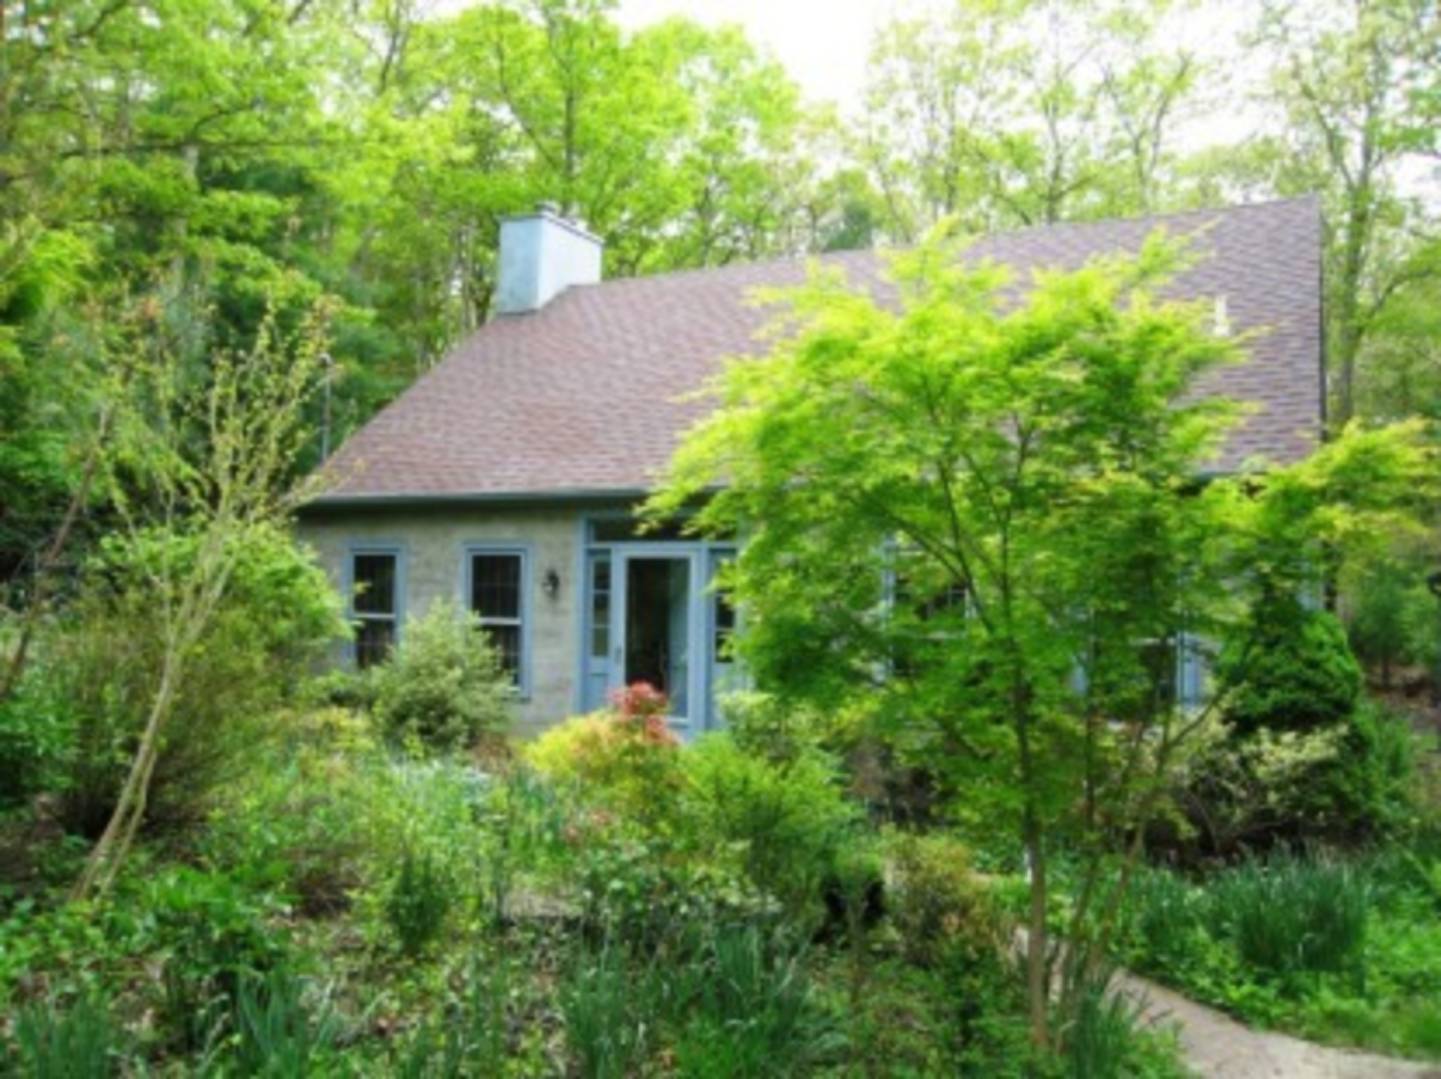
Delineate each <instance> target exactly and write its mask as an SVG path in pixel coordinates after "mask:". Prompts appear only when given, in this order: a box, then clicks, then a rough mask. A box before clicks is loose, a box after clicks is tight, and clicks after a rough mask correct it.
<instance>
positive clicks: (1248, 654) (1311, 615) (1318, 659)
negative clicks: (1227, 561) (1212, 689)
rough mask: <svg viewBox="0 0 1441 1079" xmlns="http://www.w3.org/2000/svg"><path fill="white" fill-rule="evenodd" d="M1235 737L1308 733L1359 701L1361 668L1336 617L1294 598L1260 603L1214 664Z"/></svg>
mask: <svg viewBox="0 0 1441 1079" xmlns="http://www.w3.org/2000/svg"><path fill="white" fill-rule="evenodd" d="M1216 674H1217V678H1218V680H1219V681H1220V684H1221V685H1222V687H1223V688H1224V691H1225V692H1226V694H1227V696H1226V718H1227V719H1228V721H1229V722H1230V723H1231V725H1232V726H1233V727H1234V728H1235V730H1236V731H1237V733H1239V734H1242V735H1246V734H1250V733H1252V732H1254V731H1256V730H1258V729H1260V728H1265V729H1268V730H1271V731H1298V732H1308V731H1315V730H1320V729H1324V728H1327V727H1330V726H1333V725H1335V724H1338V723H1340V722H1341V721H1342V720H1344V719H1346V718H1347V717H1348V716H1350V715H1351V713H1352V711H1353V710H1354V709H1355V707H1356V704H1357V701H1358V700H1359V699H1360V695H1361V668H1360V666H1359V665H1358V664H1357V662H1356V657H1355V656H1354V655H1352V654H1351V647H1350V645H1349V644H1348V643H1347V641H1346V632H1345V630H1344V629H1342V627H1341V623H1340V622H1338V621H1337V620H1336V618H1335V616H1333V615H1331V614H1329V613H1328V612H1326V611H1320V610H1313V609H1311V608H1308V607H1306V606H1305V605H1304V604H1302V603H1301V601H1300V600H1299V599H1297V598H1296V597H1294V596H1292V595H1289V594H1282V593H1273V594H1271V595H1270V596H1268V597H1266V598H1265V599H1263V600H1261V601H1259V602H1258V603H1257V604H1256V606H1255V609H1254V610H1253V611H1252V612H1251V617H1250V619H1249V620H1248V624H1247V625H1246V626H1245V628H1244V629H1243V630H1242V631H1241V632H1240V633H1239V635H1238V636H1237V637H1236V638H1235V639H1233V640H1231V641H1228V642H1226V644H1225V647H1224V648H1223V649H1222V652H1221V657H1220V660H1219V662H1218V663H1217V665H1216Z"/></svg>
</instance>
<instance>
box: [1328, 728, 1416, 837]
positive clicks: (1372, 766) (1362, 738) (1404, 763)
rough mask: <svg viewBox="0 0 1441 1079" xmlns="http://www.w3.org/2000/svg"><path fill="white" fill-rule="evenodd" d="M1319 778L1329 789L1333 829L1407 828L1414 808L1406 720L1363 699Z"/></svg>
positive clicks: (1385, 831)
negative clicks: (1336, 752) (1332, 762)
mask: <svg viewBox="0 0 1441 1079" xmlns="http://www.w3.org/2000/svg"><path fill="white" fill-rule="evenodd" d="M1324 780H1325V781H1326V782H1325V785H1326V786H1328V787H1329V788H1330V789H1331V790H1332V792H1333V805H1334V807H1335V809H1334V813H1335V819H1336V825H1337V829H1336V830H1338V831H1342V832H1345V833H1349V834H1350V835H1351V836H1353V837H1355V838H1375V837H1378V836H1383V835H1394V834H1397V833H1400V832H1402V831H1403V830H1405V829H1407V828H1409V827H1410V826H1411V825H1412V824H1413V823H1414V821H1415V818H1416V813H1417V808H1418V807H1417V797H1416V790H1417V769H1416V738H1415V735H1414V734H1413V733H1412V730H1411V724H1410V721H1409V720H1407V718H1406V717H1405V716H1402V715H1397V714H1396V713H1394V712H1391V711H1390V710H1389V709H1387V708H1386V707H1385V706H1383V705H1381V704H1379V703H1376V702H1373V701H1363V702H1362V703H1361V704H1360V705H1359V706H1358V707H1357V708H1356V710H1355V711H1354V712H1352V714H1351V717H1350V720H1349V722H1348V723H1347V725H1346V733H1345V736H1344V738H1343V741H1342V749H1341V752H1340V754H1339V755H1338V757H1337V759H1336V762H1335V766H1334V768H1333V769H1331V770H1330V771H1329V774H1328V775H1326V776H1325V777H1324Z"/></svg>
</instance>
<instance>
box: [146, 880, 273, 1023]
mask: <svg viewBox="0 0 1441 1079" xmlns="http://www.w3.org/2000/svg"><path fill="white" fill-rule="evenodd" d="M138 898H139V902H141V903H142V904H143V905H144V907H145V908H146V909H147V910H148V911H149V912H150V916H151V918H152V919H153V926H152V929H151V933H152V938H151V942H150V943H151V948H152V950H154V951H157V952H158V953H159V954H160V956H161V963H162V966H161V990H162V999H161V1002H160V1014H161V1018H162V1020H163V1021H164V1022H165V1023H166V1024H167V1026H168V1027H169V1029H170V1030H171V1031H172V1032H173V1033H174V1034H175V1035H176V1036H177V1037H178V1038H179V1039H180V1041H181V1042H182V1043H183V1044H184V1045H186V1046H187V1047H189V1048H192V1049H193V1048H197V1047H199V1046H201V1045H203V1044H205V1042H206V1041H207V1040H208V1039H210V1038H211V1037H212V1036H213V1035H214V1033H215V1031H216V1030H217V1029H219V1028H220V1027H221V1026H222V1025H224V1024H228V1023H229V1022H230V1021H231V1019H232V1017H233V1016H234V1014H235V1009H236V1007H237V1005H238V1002H239V999H240V987H241V985H242V983H244V982H245V980H246V979H248V978H254V977H261V976H264V975H267V974H269V973H270V972H271V971H272V970H275V969H276V968H277V967H279V966H281V965H282V964H283V963H284V962H285V960H286V958H287V955H288V948H287V947H286V944H285V940H284V938H283V937H281V936H280V935H279V934H277V932H276V931H275V930H274V929H273V928H272V927H271V926H270V925H268V924H267V923H266V920H265V915H266V913H267V907H266V905H265V903H264V902H263V901H262V900H261V899H259V898H257V897H255V896H253V895H251V894H250V893H248V892H246V891H245V890H244V889H243V888H241V887H240V886H238V885H237V884H236V883H235V882H234V881H232V880H231V879H230V878H229V877H227V876H225V875H223V874H219V873H205V872H201V871H199V870H196V869H191V868H189V867H187V866H176V867H172V868H169V869H167V870H166V871H165V872H163V873H162V874H160V875H159V876H158V877H157V878H155V879H154V880H151V881H148V882H146V884H145V886H144V887H143V889H142V891H141V893H140V895H139V897H138Z"/></svg>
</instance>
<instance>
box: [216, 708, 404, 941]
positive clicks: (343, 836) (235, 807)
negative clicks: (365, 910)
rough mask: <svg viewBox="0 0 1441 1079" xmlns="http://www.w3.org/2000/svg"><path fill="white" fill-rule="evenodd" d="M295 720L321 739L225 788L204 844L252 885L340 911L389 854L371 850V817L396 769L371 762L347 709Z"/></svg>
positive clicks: (306, 905)
mask: <svg viewBox="0 0 1441 1079" xmlns="http://www.w3.org/2000/svg"><path fill="white" fill-rule="evenodd" d="M358 726H359V728H360V729H361V730H368V729H369V725H368V724H364V723H361V724H359V725H358ZM289 727H290V729H291V731H292V732H293V733H294V732H300V731H306V730H308V731H309V732H310V734H311V736H313V737H314V738H315V740H316V741H315V744H313V745H297V746H295V747H294V748H293V749H292V750H291V751H289V752H287V753H286V754H285V755H284V757H283V758H280V759H277V758H273V757H267V758H263V759H262V761H261V766H260V767H258V768H256V769H254V770H253V772H252V773H251V775H250V776H248V777H247V779H246V780H245V781H244V782H243V783H237V784H234V785H233V786H232V787H231V788H230V789H228V790H227V792H226V794H225V797H224V800H223V801H222V803H221V805H220V806H219V807H218V811H217V812H216V813H214V814H213V816H212V819H211V821H210V826H209V828H207V829H206V831H205V833H204V834H203V835H202V837H201V838H200V849H201V851H202V853H203V854H204V855H205V856H206V858H207V860H208V861H209V862H210V863H212V864H215V865H218V866H223V867H225V868H226V869H227V870H228V871H229V872H230V873H231V875H232V876H234V877H235V878H236V879H238V880H242V881H244V882H245V883H246V884H248V885H249V886H251V887H253V888H255V889H258V890H272V891H277V892H282V893H284V894H285V895H286V896H287V898H289V899H290V900H292V901H293V902H294V903H295V904H296V906H297V907H298V909H299V910H300V912H301V913H302V914H305V915H308V916H311V917H319V916H324V915H329V914H335V913H337V912H339V911H341V910H344V909H345V908H347V907H348V906H349V905H350V903H351V897H352V894H353V893H354V892H356V891H357V890H359V889H360V888H361V887H362V886H363V885H364V884H365V883H366V877H367V871H368V868H369V866H370V864H371V863H372V862H374V861H377V860H380V859H382V858H384V857H385V855H386V852H385V851H383V850H377V849H375V847H376V844H375V837H376V833H377V829H374V828H372V827H370V822H371V819H372V817H373V816H374V815H375V813H377V812H379V811H380V810H381V809H382V808H383V807H385V806H387V805H393V804H394V803H393V799H391V792H390V790H389V789H388V786H389V777H390V773H389V772H388V771H387V770H386V769H385V768H382V767H379V766H376V765H374V764H373V762H372V758H371V757H370V755H369V754H368V753H367V752H366V751H365V750H364V748H363V743H362V742H360V741H359V740H360V739H361V738H362V736H361V735H360V734H358V733H357V730H356V728H357V724H356V722H355V721H354V720H353V718H352V717H350V716H349V714H348V713H344V712H337V711H336V710H326V711H325V712H323V713H321V714H319V715H306V716H299V717H295V718H294V719H292V720H291V721H290V723H289ZM342 750H349V752H342Z"/></svg>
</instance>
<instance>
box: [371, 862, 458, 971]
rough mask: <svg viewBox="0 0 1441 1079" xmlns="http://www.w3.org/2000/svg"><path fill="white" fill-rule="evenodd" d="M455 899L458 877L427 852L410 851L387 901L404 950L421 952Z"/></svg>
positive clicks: (392, 925) (440, 928)
mask: <svg viewBox="0 0 1441 1079" xmlns="http://www.w3.org/2000/svg"><path fill="white" fill-rule="evenodd" d="M455 900H456V887H455V881H454V880H453V879H452V877H451V875H450V874H449V873H448V872H447V870H446V868H445V867H444V866H443V865H441V864H440V863H439V861H438V860H437V859H436V858H434V857H432V856H431V855H429V854H427V853H420V854H416V853H412V852H410V851H407V852H406V854H405V857H404V858H403V859H402V861H401V863H400V871H399V872H398V873H397V874H396V876H395V880H394V882H393V883H392V884H391V886H390V895H389V896H388V897H387V899H386V904H385V914H386V918H387V919H388V920H389V922H390V928H391V930H392V931H393V932H394V933H395V937H396V940H397V941H398V942H399V944H400V949H401V951H403V952H404V953H405V954H406V955H408V956H412V957H414V956H418V955H420V954H421V953H422V952H423V951H424V950H425V949H426V948H427V947H429V945H430V944H432V943H433V942H434V941H435V940H436V939H438V938H439V936H440V934H441V932H442V931H443V930H444V929H445V923H446V919H447V918H448V917H449V916H450V912H451V909H452V908H453V907H454V906H455Z"/></svg>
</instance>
